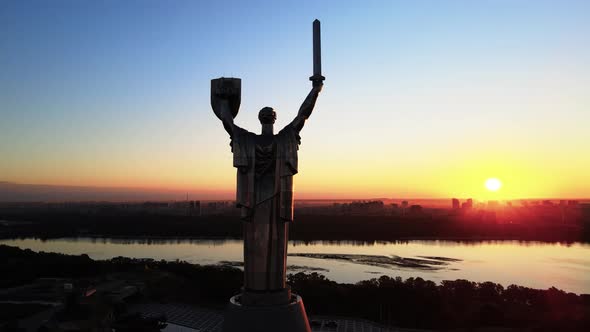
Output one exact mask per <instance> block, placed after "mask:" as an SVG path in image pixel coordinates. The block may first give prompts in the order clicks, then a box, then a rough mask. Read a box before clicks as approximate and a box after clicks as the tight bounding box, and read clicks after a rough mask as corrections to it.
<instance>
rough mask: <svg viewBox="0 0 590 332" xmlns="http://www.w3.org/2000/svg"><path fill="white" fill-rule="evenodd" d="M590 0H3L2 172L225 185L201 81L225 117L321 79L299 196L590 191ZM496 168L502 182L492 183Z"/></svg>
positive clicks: (58, 180) (291, 101)
mask: <svg viewBox="0 0 590 332" xmlns="http://www.w3.org/2000/svg"><path fill="white" fill-rule="evenodd" d="M589 13H590V2H588V1H557V0H556V1H542V0H534V1H533V0H531V1H525V0H517V1H514V0H490V1H485V0H481V1H435V0H433V1H423V0H418V1H342V0H339V1H267V2H256V1H235V2H232V1H149V0H146V1H114V0H113V1H108V0H105V1H74V0H71V1H60V0H56V1H27V0H19V1H12V0H4V1H2V2H1V3H0V181H6V182H15V183H23V184H48V185H62V186H63V185H66V186H70V185H71V186H98V187H134V188H148V189H150V190H154V189H158V188H160V189H166V190H179V191H187V192H191V195H193V197H194V198H199V199H206V198H208V197H213V196H215V197H221V196H223V197H227V198H231V197H233V193H234V191H235V181H236V180H235V172H236V170H235V169H234V168H233V167H232V155H231V151H230V147H229V137H228V135H227V133H226V132H225V130H224V129H223V126H222V124H221V122H220V121H219V120H218V119H217V118H216V117H215V116H214V114H213V112H212V110H211V107H210V80H211V79H213V78H217V77H221V76H225V77H240V78H241V79H242V98H241V99H242V104H241V108H240V112H239V114H238V115H237V117H236V119H235V122H236V123H237V124H238V125H240V126H241V127H243V128H246V129H248V130H250V131H253V132H259V131H260V124H259V123H258V120H257V114H258V110H260V108H262V107H264V106H271V107H273V108H275V110H276V111H277V116H278V119H277V122H276V126H277V129H280V128H282V127H283V126H285V125H286V124H288V123H289V122H290V121H291V120H292V119H293V118H294V117H295V116H296V114H297V110H298V108H299V106H300V105H301V102H302V101H303V99H304V98H305V96H306V95H307V93H308V92H309V89H310V88H311V83H310V81H309V80H308V77H309V76H311V74H312V39H311V38H312V21H313V20H314V19H316V18H318V19H320V20H321V22H322V68H323V75H324V76H326V81H325V86H324V90H323V92H322V94H321V95H320V98H319V100H318V102H317V104H316V108H315V110H314V113H313V114H312V116H311V117H310V119H309V121H308V122H307V123H306V125H305V128H304V129H303V130H302V132H301V136H302V145H301V147H300V150H299V165H300V167H299V174H298V175H296V177H295V189H296V197H297V198H355V197H359V198H362V197H415V198H439V197H475V198H480V199H511V198H536V197H537V198H540V197H552V198H562V197H572V198H573V197H578V198H581V197H590V172H589V171H588V170H590V153H589V152H590V129H589V128H590V93H588V92H589V91H590V19H589ZM488 178H498V179H500V181H501V182H502V184H503V186H502V188H501V189H500V190H499V191H497V192H491V191H489V190H486V188H485V187H484V182H485V181H486V179H488Z"/></svg>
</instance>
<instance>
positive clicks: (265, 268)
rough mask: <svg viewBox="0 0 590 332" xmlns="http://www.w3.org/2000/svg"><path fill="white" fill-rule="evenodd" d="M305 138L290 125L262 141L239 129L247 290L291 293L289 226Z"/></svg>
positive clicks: (236, 146)
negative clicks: (287, 289)
mask: <svg viewBox="0 0 590 332" xmlns="http://www.w3.org/2000/svg"><path fill="white" fill-rule="evenodd" d="M299 144H300V137H299V133H298V131H297V130H296V129H295V128H293V126H291V125H288V126H286V127H285V128H284V129H283V130H281V131H280V132H279V133H278V134H277V135H274V136H272V138H270V137H262V136H259V135H256V134H253V133H251V132H248V131H246V130H244V129H242V128H239V127H235V128H234V131H233V136H232V143H231V146H232V152H233V159H234V160H233V162H234V167H236V168H237V192H236V204H237V206H238V207H239V208H240V209H241V217H242V219H243V220H244V221H245V222H244V288H245V289H246V290H253V291H275V290H281V289H284V288H285V278H286V258H287V242H288V226H289V222H290V221H292V220H293V175H295V174H297V151H298V149H299Z"/></svg>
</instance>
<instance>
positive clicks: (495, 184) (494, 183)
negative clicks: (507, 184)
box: [486, 178, 502, 191]
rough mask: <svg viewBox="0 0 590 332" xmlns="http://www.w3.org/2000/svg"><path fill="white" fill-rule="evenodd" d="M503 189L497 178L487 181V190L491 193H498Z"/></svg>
mask: <svg viewBox="0 0 590 332" xmlns="http://www.w3.org/2000/svg"><path fill="white" fill-rule="evenodd" d="M501 187H502V182H500V180H498V179H496V178H489V179H487V180H486V188H487V189H488V190H489V191H498V190H499V189H500V188H501Z"/></svg>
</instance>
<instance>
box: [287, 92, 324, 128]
mask: <svg viewBox="0 0 590 332" xmlns="http://www.w3.org/2000/svg"><path fill="white" fill-rule="evenodd" d="M322 86H323V84H322V82H321V81H319V83H316V82H314V86H313V88H312V89H311V91H310V92H309V94H308V95H307V98H305V100H304V101H303V104H301V107H300V108H299V113H297V117H295V120H293V121H292V122H291V124H290V125H291V126H293V128H295V130H297V131H300V130H301V129H302V128H303V125H304V124H305V120H307V119H308V118H309V116H310V115H311V112H312V111H313V108H314V106H315V102H316V100H317V99H318V96H319V94H320V91H322Z"/></svg>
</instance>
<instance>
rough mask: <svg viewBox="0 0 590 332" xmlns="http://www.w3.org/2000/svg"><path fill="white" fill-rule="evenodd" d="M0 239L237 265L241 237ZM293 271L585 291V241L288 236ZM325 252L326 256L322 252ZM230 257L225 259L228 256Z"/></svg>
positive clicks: (41, 247)
mask: <svg viewBox="0 0 590 332" xmlns="http://www.w3.org/2000/svg"><path fill="white" fill-rule="evenodd" d="M0 244H6V245H10V246H17V247H20V248H23V249H25V248H27V249H31V250H33V251H45V252H58V253H65V254H74V255H79V254H87V255H89V256H90V257H91V258H93V259H108V258H112V257H117V256H125V257H132V258H153V259H156V260H161V259H164V260H176V259H179V260H185V261H188V262H191V263H198V264H218V263H220V262H224V263H225V264H232V265H239V263H240V262H241V261H242V241H241V240H201V239H199V240H186V239H182V240H171V239H164V240H161V239H157V240H156V239H112V238H63V239H51V240H39V239H11V240H0ZM288 252H289V254H290V255H291V254H293V255H296V256H289V258H288V266H289V270H290V272H299V271H305V272H318V273H321V274H323V275H325V276H326V277H328V278H329V279H331V280H334V281H337V282H341V283H354V282H357V281H359V280H365V279H370V278H377V277H379V276H382V275H387V276H400V277H402V278H404V279H405V278H409V277H422V278H424V279H428V280H432V281H435V282H440V281H442V280H455V279H467V280H471V281H492V282H496V283H500V284H502V285H504V286H508V285H510V284H516V285H521V286H527V287H532V288H541V289H547V288H549V287H552V286H554V287H556V288H559V289H563V290H565V291H569V292H574V293H578V294H582V293H586V294H588V293H590V244H587V243H567V244H565V243H545V242H522V241H435V240H429V241H402V242H399V241H398V242H350V241H339V242H311V243H304V242H297V241H291V242H290V243H289V249H288ZM319 254H324V255H319ZM228 262H229V263H228Z"/></svg>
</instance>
